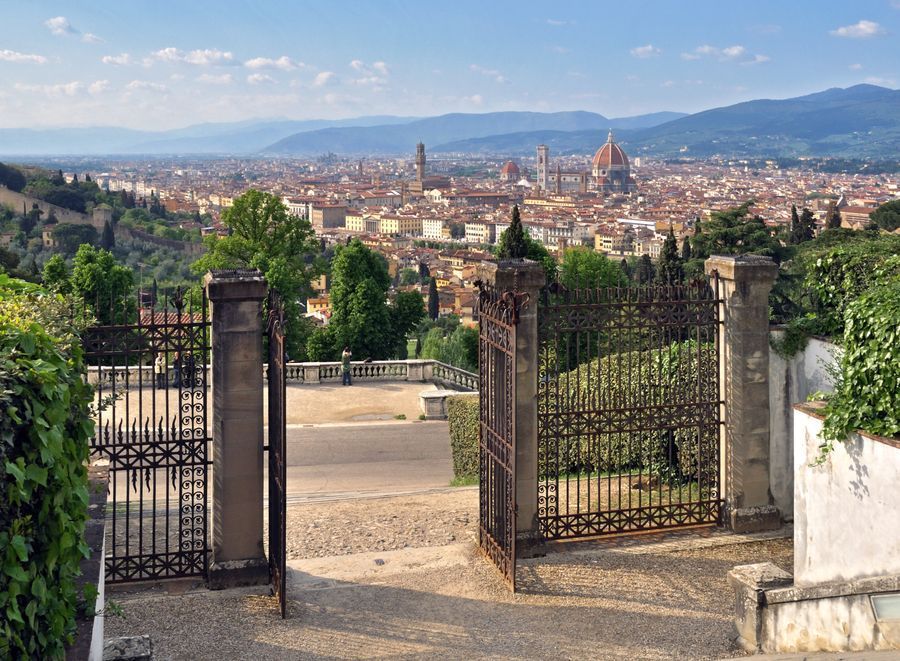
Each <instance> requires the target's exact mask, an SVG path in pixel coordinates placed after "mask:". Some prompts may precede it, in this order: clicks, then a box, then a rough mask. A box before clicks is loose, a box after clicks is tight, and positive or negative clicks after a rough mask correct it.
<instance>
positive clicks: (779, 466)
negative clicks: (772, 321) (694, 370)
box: [769, 329, 837, 521]
mask: <svg viewBox="0 0 900 661" xmlns="http://www.w3.org/2000/svg"><path fill="white" fill-rule="evenodd" d="M783 334H784V331H781V330H777V329H773V330H772V331H771V333H770V336H771V337H772V338H780V337H781V336H782V335H783ZM836 351H837V347H836V346H835V345H834V344H832V343H830V342H826V341H824V340H819V339H816V338H810V340H809V342H808V343H807V345H806V348H805V349H804V350H803V351H800V352H798V353H797V354H795V355H794V356H791V358H789V359H784V358H782V357H781V356H779V355H778V354H777V353H776V352H775V351H774V350H772V349H770V351H769V426H770V431H771V435H770V440H769V458H770V463H769V483H770V484H771V490H772V497H773V498H774V500H775V505H776V507H778V509H779V510H781V514H782V516H783V517H784V519H785V520H787V521H790V520H791V519H792V518H793V510H794V461H793V460H794V443H793V438H794V434H793V420H794V416H793V408H792V407H793V405H794V404H797V403H798V402H805V401H806V399H807V397H808V396H809V395H811V394H812V393H814V392H817V391H822V392H832V391H833V389H834V382H833V379H832V378H831V376H830V375H829V374H828V371H827V367H826V366H828V365H831V364H833V363H834V362H835V354H836Z"/></svg>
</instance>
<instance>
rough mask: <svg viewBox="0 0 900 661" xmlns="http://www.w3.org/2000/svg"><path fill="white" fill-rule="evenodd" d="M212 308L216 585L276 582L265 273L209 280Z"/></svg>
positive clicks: (217, 274) (212, 573)
mask: <svg viewBox="0 0 900 661" xmlns="http://www.w3.org/2000/svg"><path fill="white" fill-rule="evenodd" d="M204 283H205V286H206V292H207V296H208V297H209V301H210V304H211V313H212V402H213V414H212V415H213V417H212V420H213V488H212V545H211V546H212V559H211V561H210V565H209V575H208V581H209V587H210V588H212V589H221V588H227V587H235V586H238V585H262V584H266V583H268V582H269V567H268V563H267V562H266V557H265V554H264V553H263V424H264V422H263V355H262V334H263V324H262V301H263V299H264V298H265V297H266V292H267V287H266V281H265V279H264V278H263V276H262V274H261V273H260V272H259V271H214V272H212V273H207V274H206V278H205V279H204Z"/></svg>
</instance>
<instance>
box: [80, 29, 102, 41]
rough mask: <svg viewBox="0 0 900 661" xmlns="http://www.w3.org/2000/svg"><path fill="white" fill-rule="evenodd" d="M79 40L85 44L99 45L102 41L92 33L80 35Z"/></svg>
mask: <svg viewBox="0 0 900 661" xmlns="http://www.w3.org/2000/svg"><path fill="white" fill-rule="evenodd" d="M81 40H82V41H83V42H84V43H86V44H100V43H103V40H102V39H101V38H100V37H98V36H97V35H95V34H93V33H92V32H85V33H84V34H83V35H81Z"/></svg>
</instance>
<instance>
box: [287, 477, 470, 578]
mask: <svg viewBox="0 0 900 661" xmlns="http://www.w3.org/2000/svg"><path fill="white" fill-rule="evenodd" d="M287 529H288V544H287V557H288V558H289V559H291V560H293V559H296V558H321V557H324V556H330V555H348V554H350V553H362V552H365V551H393V550H396V549H403V548H410V547H421V546H441V545H443V544H453V543H454V542H458V541H464V540H469V539H475V535H477V533H478V489H477V488H459V489H453V490H450V491H446V492H442V493H429V494H420V495H409V496H394V497H387V498H367V499H354V500H338V501H330V502H317V503H303V504H293V503H291V504H289V505H288V511H287Z"/></svg>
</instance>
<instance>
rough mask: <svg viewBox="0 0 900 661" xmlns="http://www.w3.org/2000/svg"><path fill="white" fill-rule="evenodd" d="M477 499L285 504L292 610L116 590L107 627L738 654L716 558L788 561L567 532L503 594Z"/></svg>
mask: <svg viewBox="0 0 900 661" xmlns="http://www.w3.org/2000/svg"><path fill="white" fill-rule="evenodd" d="M476 503H477V492H476V491H475V490H472V489H468V490H460V491H454V492H449V493H438V494H425V495H416V496H400V497H394V498H372V499H357V500H348V501H333V502H328V503H316V504H315V505H309V504H307V505H302V506H301V505H296V506H293V507H292V510H293V511H291V514H290V516H291V517H292V518H291V520H290V523H289V529H290V530H291V532H292V534H291V536H292V538H293V542H292V551H291V553H292V555H293V557H294V558H305V559H295V560H292V561H290V563H289V567H290V571H289V585H288V597H289V606H288V619H287V620H284V621H282V620H281V619H280V618H278V616H277V612H276V607H275V603H274V599H273V598H272V597H270V596H269V595H268V590H267V589H266V588H244V589H236V590H226V591H222V592H209V591H207V590H205V589H202V588H201V589H197V590H188V591H187V592H185V593H183V594H175V593H176V592H177V590H172V589H170V590H169V591H168V592H169V593H168V594H167V593H166V592H161V591H158V590H157V591H143V592H140V593H138V592H135V593H130V594H129V593H113V594H111V595H110V598H112V599H113V600H114V601H116V602H117V603H119V604H120V605H121V606H122V608H123V610H124V612H125V614H126V617H127V619H125V620H122V619H118V618H110V619H109V620H107V622H106V627H107V636H116V635H135V634H142V633H149V634H150V635H151V636H152V638H153V640H154V645H155V651H156V658H157V659H258V658H265V659H307V658H309V659H351V658H423V659H424V658H429V659H431V658H450V659H457V658H458V659H462V658H465V659H471V658H513V659H525V658H535V657H543V656H546V657H550V658H597V659H619V658H622V659H626V658H627V659H708V658H722V657H733V656H739V655H740V652H739V650H737V649H735V647H734V645H733V643H732V629H731V621H732V617H733V614H732V609H733V596H732V593H731V590H730V589H729V588H728V586H727V584H726V580H725V575H726V573H727V571H728V570H729V569H731V567H733V566H734V565H736V564H743V563H748V562H763V561H771V562H774V563H775V564H777V565H779V566H781V567H790V564H791V554H792V549H791V542H790V540H789V539H775V540H765V541H752V542H746V541H743V540H742V539H741V538H739V537H735V536H728V535H722V534H714V535H710V534H708V533H702V534H686V533H680V534H679V535H667V536H661V537H652V536H647V537H646V538H645V540H646V541H643V542H641V543H637V542H636V541H635V538H634V537H632V538H628V542H627V543H615V542H614V541H612V540H609V541H607V542H605V543H603V544H602V545H597V546H591V545H590V544H577V543H573V544H565V545H558V546H562V547H564V549H565V550H563V551H561V552H553V553H549V554H548V555H547V556H546V557H541V558H534V559H528V560H520V562H519V572H518V581H519V589H520V591H519V592H518V593H517V594H516V595H512V594H510V593H509V592H508V591H507V590H506V587H505V585H504V584H503V582H502V581H501V579H500V578H499V574H498V573H497V572H496V570H495V569H494V568H493V567H492V566H491V565H490V564H488V563H487V562H486V561H485V560H483V559H482V558H481V556H480V554H479V553H478V551H477V549H476V548H475V545H474V543H473V542H472V541H471V536H472V534H473V528H474V523H475V521H476V516H477V515H476V507H475V505H476ZM466 515H468V522H466V521H465V519H466ZM395 516H396V518H393V517H395ZM329 520H330V521H332V522H336V523H337V524H338V525H337V526H335V525H332V524H329V523H328V521H329ZM301 526H303V527H301ZM447 526H449V528H448V527H447ZM298 531H300V532H299V534H298ZM451 534H452V535H453V536H454V537H455V538H456V543H451V544H450V545H446V539H447V537H448V536H449V535H451ZM741 541H743V543H736V542H741ZM432 544H438V545H439V546H431V545H432ZM390 549H398V550H390ZM327 553H331V556H330V557H323V556H325V555H326V554H327ZM351 553H352V554H353V555H347V554H351Z"/></svg>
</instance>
